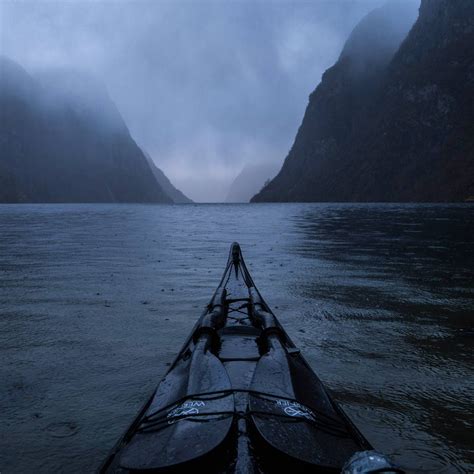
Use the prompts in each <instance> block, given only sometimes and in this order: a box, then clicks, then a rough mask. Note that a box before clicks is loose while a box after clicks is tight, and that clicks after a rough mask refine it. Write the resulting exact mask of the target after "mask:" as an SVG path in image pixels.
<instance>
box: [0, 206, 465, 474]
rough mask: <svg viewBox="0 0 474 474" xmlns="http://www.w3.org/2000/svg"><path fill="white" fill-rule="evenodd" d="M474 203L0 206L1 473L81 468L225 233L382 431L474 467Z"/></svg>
mask: <svg viewBox="0 0 474 474" xmlns="http://www.w3.org/2000/svg"><path fill="white" fill-rule="evenodd" d="M473 218H474V208H473V207H469V206H444V205H437V206H432V205H403V206H399V205H335V204H331V205H328V204H324V205H322V204H321V205H320V204H304V205H302V204H289V205H284V204H283V205H282V204H278V205H251V206H248V205H188V206H160V205H158V206H138V205H137V206H123V205H122V206H119V205H117V206H114V205H70V206H66V205H58V206H56V205H52V206H51V205H50V206H41V205H39V206H0V311H1V318H0V351H1V357H2V366H1V368H0V378H1V380H2V381H3V383H2V385H1V386H0V421H1V428H0V429H1V430H2V437H1V438H0V471H1V472H2V473H10V472H12V473H13V472H53V471H55V472H56V471H57V472H65V471H67V472H90V471H93V470H94V469H95V468H96V467H97V465H98V463H100V461H101V460H102V459H103V458H104V456H105V455H106V453H107V451H108V450H109V448H110V447H111V446H112V445H113V443H114V442H115V441H116V439H117V438H118V437H119V435H120V434H121V432H122V431H123V430H124V429H125V427H126V426H127V424H128V423H129V422H130V421H131V418H132V417H133V416H134V415H135V414H136V412H137V410H138V409H139V407H140V405H141V404H142V403H143V402H144V401H145V400H146V398H147V397H148V395H149V394H150V392H151V391H152V390H153V388H154V387H155V385H156V384H157V382H158V381H159V378H160V377H161V376H162V375H163V373H164V371H165V370H166V367H167V364H168V363H169V362H170V361H171V360H172V358H173V357H174V355H175V354H176V352H177V351H178V350H179V347H180V345H181V344H182V342H183V341H184V339H185V337H186V336H187V334H188V332H189V331H190V329H191V327H192V325H193V324H194V321H195V319H196V317H197V316H198V315H199V314H200V311H201V309H202V307H203V306H204V305H205V304H206V302H207V299H208V298H209V297H210V295H211V292H212V291H213V289H214V287H215V286H216V284H217V282H218V280H219V277H220V273H221V272H222V270H223V266H224V263H225V260H226V257H227V251H228V247H229V245H230V243H231V242H232V241H233V240H238V241H240V243H241V244H242V247H243V252H244V256H245V257H246V260H247V262H248V263H249V267H250V269H251V271H252V273H253V275H254V279H255V281H256V283H257V284H258V285H259V287H260V289H261V291H262V293H263V295H264V296H265V297H266V299H267V300H268V302H269V304H270V305H271V306H272V307H273V308H274V309H275V312H276V314H277V315H278V316H279V318H280V320H281V321H282V323H283V324H284V325H285V327H286V329H287V330H288V332H289V333H290V335H291V337H292V338H293V339H294V340H295V342H296V343H297V344H298V345H300V347H301V349H302V351H303V353H304V354H305V356H306V357H307V359H308V360H309V362H310V363H311V364H312V366H313V368H314V369H315V371H316V372H317V374H318V375H319V376H320V377H321V379H322V380H323V381H324V382H325V383H326V384H327V385H328V387H330V388H331V389H332V390H333V392H334V394H335V396H336V397H337V399H338V400H339V401H340V402H341V403H342V404H343V406H344V408H345V409H346V411H347V412H348V413H349V415H350V416H351V418H352V419H353V420H354V422H355V423H356V424H357V425H358V426H359V428H360V429H361V430H362V432H363V433H364V434H365V435H366V436H367V437H368V438H369V440H370V441H371V442H372V443H373V444H374V446H375V447H376V448H378V449H380V450H382V451H385V452H387V453H388V454H390V455H391V456H393V457H394V458H395V460H396V461H398V462H399V463H401V464H402V465H403V466H405V467H407V468H408V469H409V470H410V471H411V472H412V471H414V472H465V471H470V470H473V469H474V454H473V451H472V448H473V441H472V428H473V426H472V424H473V420H474V416H473V415H474V413H473V404H472V389H473V386H472V341H473V337H474V331H473V329H472V310H473V306H474V305H473V281H474V279H473V277H474V265H473V264H474V250H473V246H472V243H471V240H472V235H473V234H474V232H473V231H474V219H473Z"/></svg>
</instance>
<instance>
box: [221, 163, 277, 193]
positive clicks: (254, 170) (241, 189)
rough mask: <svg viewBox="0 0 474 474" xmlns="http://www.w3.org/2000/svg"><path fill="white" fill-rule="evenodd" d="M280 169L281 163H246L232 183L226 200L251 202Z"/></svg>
mask: <svg viewBox="0 0 474 474" xmlns="http://www.w3.org/2000/svg"><path fill="white" fill-rule="evenodd" d="M279 169H280V165H279V164H276V163H271V162H265V163H256V164H250V165H245V166H244V168H243V169H242V171H241V172H240V173H239V174H238V175H237V177H236V178H235V179H234V181H233V182H232V184H231V185H230V188H229V192H228V194H227V198H226V202H249V201H250V198H251V197H252V196H253V195H254V194H255V193H257V192H258V191H260V189H262V187H263V186H264V185H265V183H266V182H267V181H269V180H270V179H272V178H273V177H274V176H275V175H276V174H277V173H278V170H279Z"/></svg>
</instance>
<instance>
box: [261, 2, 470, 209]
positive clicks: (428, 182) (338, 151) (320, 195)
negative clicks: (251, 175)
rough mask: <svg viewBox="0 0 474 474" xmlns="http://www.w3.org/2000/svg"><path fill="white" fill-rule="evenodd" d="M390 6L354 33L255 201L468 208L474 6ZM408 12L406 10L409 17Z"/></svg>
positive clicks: (467, 3)
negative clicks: (413, 10)
mask: <svg viewBox="0 0 474 474" xmlns="http://www.w3.org/2000/svg"><path fill="white" fill-rule="evenodd" d="M407 8H408V10H407V11H409V8H410V4H407V5H404V4H403V3H396V2H392V3H390V4H388V5H386V6H385V7H382V8H380V9H377V10H375V11H374V12H372V13H370V14H369V15H367V17H366V18H364V19H363V20H362V21H361V22H360V24H359V25H358V26H357V27H356V28H355V29H354V31H353V33H352V34H351V36H350V38H349V39H348V41H347V43H346V45H345V47H344V49H343V51H342V53H341V56H340V58H339V60H338V61H337V63H336V64H335V65H334V66H333V67H332V68H330V69H328V70H327V71H326V72H325V74H324V75H323V79H322V81H321V84H320V85H319V86H318V87H317V88H316V90H315V91H314V92H313V93H312V94H311V96H310V100H309V104H308V107H307V109H306V112H305V116H304V119H303V122H302V124H301V126H300V128H299V130H298V133H297V135H296V139H295V142H294V144H293V147H292V149H291V150H290V153H289V154H288V156H287V158H286V160H285V163H284V165H283V167H282V169H281V170H280V172H279V173H278V175H277V176H276V177H275V178H274V179H273V180H272V181H271V182H270V183H269V184H268V185H267V186H265V188H264V189H263V190H262V191H261V192H260V193H258V194H257V195H255V196H254V197H253V198H252V201H254V202H260V201H381V202H383V201H428V202H430V201H433V202H436V201H464V200H466V199H469V197H470V196H473V195H474V103H473V101H474V93H473V91H474V54H473V48H472V45H473V44H474V2H473V1H471V0H422V1H421V6H420V10H419V17H418V19H417V20H416V22H415V24H414V26H413V27H412V28H411V30H410V31H409V27H410V22H406V23H405V24H404V25H399V24H395V23H394V18H401V17H402V16H401V15H402V14H403V10H406V9H407ZM405 14H406V13H405Z"/></svg>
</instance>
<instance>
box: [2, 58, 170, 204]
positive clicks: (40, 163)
mask: <svg viewBox="0 0 474 474" xmlns="http://www.w3.org/2000/svg"><path fill="white" fill-rule="evenodd" d="M0 202H171V199H170V197H169V196H167V195H166V193H165V192H164V191H163V190H162V189H161V187H160V185H159V184H158V183H157V181H156V179H155V177H154V176H153V173H152V171H151V169H150V166H149V165H148V162H147V160H146V158H145V156H144V154H143V152H142V150H141V149H140V148H139V147H138V145H137V144H136V143H135V142H134V140H133V139H132V137H131V136H130V133H129V131H128V129H127V127H126V125H125V123H124V121H123V120H122V117H121V116H120V114H119V112H118V111H117V109H116V107H115V105H114V104H113V102H112V101H111V100H110V98H109V96H108V94H107V91H106V90H105V88H104V87H103V86H101V85H100V84H98V83H97V82H96V81H94V80H93V79H91V78H90V77H87V76H85V75H82V74H80V73H76V72H71V71H55V72H54V73H48V74H43V75H41V76H38V77H35V78H33V77H32V76H30V75H29V74H28V73H27V72H26V71H25V70H24V69H22V68H21V67H20V66H19V65H18V64H16V63H15V62H13V61H11V60H9V59H7V58H0Z"/></svg>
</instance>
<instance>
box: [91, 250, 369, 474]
mask: <svg viewBox="0 0 474 474" xmlns="http://www.w3.org/2000/svg"><path fill="white" fill-rule="evenodd" d="M368 449H371V446H370V444H369V443H368V441H367V440H366V439H365V438H364V437H363V436H362V434H361V433H360V432H359V431H358V430H357V428H356V427H355V426H354V425H353V424H352V423H351V421H350V420H349V418H348V417H347V416H346V415H345V413H344V412H343V411H342V409H341V408H340V407H339V406H338V405H337V403H336V402H335V401H334V400H333V399H332V398H331V396H330V395H329V393H328V392H327V390H326V389H325V388H324V386H323V384H322V383H321V381H320V380H319V378H318V377H317V376H316V375H315V374H314V372H313V371H312V369H311V367H310V366H309V364H308V363H307V362H306V361H305V360H304V358H303V357H302V355H301V354H300V352H299V350H298V349H297V348H296V346H295V345H294V344H293V342H292V341H291V339H290V338H289V337H288V335H287V334H286V332H285V331H284V329H283V328H282V326H281V325H280V323H279V322H278V320H277V318H276V317H275V315H274V314H273V313H272V311H271V310H270V308H269V307H268V305H267V304H266V303H265V301H264V299H263V298H262V296H261V294H260V292H259V291H258V289H257V288H256V286H255V284H254V282H253V280H252V277H251V276H250V273H249V271H248V269H247V267H246V265H245V262H244V260H243V258H242V253H241V250H240V246H239V244H237V243H234V244H232V246H231V250H230V254H229V258H228V261H227V266H226V268H225V271H224V275H223V277H222V279H221V282H220V284H219V286H218V288H217V290H216V292H215V293H214V295H213V297H212V299H211V301H210V303H209V305H208V306H207V307H206V309H205V311H204V313H203V314H202V316H201V317H200V318H199V320H198V322H197V323H196V325H195V327H194V329H193V331H192V333H191V335H190V336H189V338H188V339H187V341H186V342H185V344H184V346H183V348H182V349H181V351H180V352H179V354H178V356H177V357H176V359H175V361H174V362H173V364H172V365H171V367H170V369H169V370H168V372H167V374H166V375H165V377H164V378H163V380H162V381H161V382H160V384H159V385H158V388H157V390H156V392H155V393H154V394H153V396H152V397H151V399H150V400H149V401H148V402H147V403H146V405H145V406H144V408H143V409H142V411H141V412H140V414H139V415H138V417H137V418H136V419H135V421H134V422H133V423H132V425H131V427H130V428H129V429H128V431H127V432H126V433H125V435H124V436H123V437H122V439H121V440H120V441H119V443H118V444H117V445H116V446H115V448H114V449H113V451H112V453H111V455H110V456H109V457H108V459H107V460H106V462H105V463H104V465H103V466H102V468H101V470H100V472H103V473H127V472H129V473H131V472H188V471H190V470H191V469H196V468H198V469H199V468H203V469H205V470H206V472H219V473H254V472H255V473H257V472H262V473H267V472H285V471H286V470H290V469H291V471H292V472H340V471H341V469H342V467H343V465H344V463H346V461H347V460H348V459H349V458H351V456H353V455H354V454H355V453H357V452H360V451H364V450H368Z"/></svg>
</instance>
